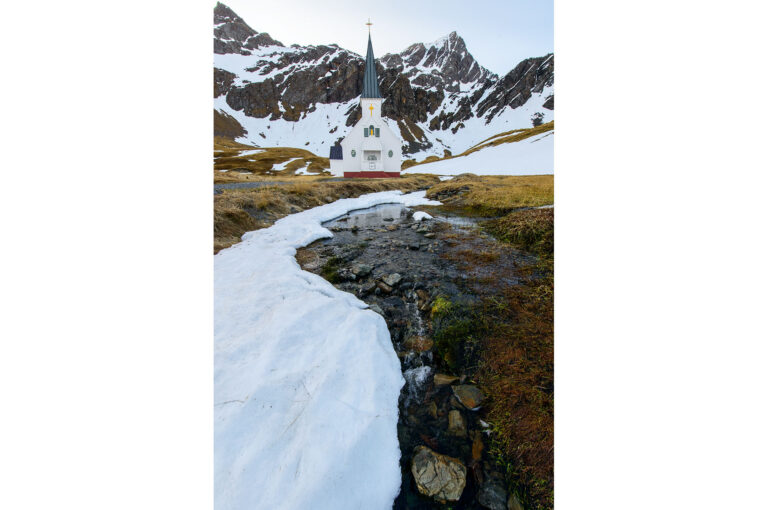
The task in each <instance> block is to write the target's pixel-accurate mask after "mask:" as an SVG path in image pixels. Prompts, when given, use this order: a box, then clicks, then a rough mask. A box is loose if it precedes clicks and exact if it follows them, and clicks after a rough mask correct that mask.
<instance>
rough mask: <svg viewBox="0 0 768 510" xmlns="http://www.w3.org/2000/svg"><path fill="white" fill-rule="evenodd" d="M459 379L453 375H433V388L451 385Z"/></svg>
mask: <svg viewBox="0 0 768 510" xmlns="http://www.w3.org/2000/svg"><path fill="white" fill-rule="evenodd" d="M458 380H459V378H458V377H456V376H455V375H448V374H435V379H434V382H435V386H445V385H447V384H453V383H455V382H456V381H458Z"/></svg>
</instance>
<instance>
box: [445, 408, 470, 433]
mask: <svg viewBox="0 0 768 510" xmlns="http://www.w3.org/2000/svg"><path fill="white" fill-rule="evenodd" d="M448 435H450V436H458V437H464V436H466V435H467V424H466V423H465V422H464V418H463V417H462V416H461V413H460V412H459V411H456V410H455V409H454V410H452V411H450V412H449V413H448Z"/></svg>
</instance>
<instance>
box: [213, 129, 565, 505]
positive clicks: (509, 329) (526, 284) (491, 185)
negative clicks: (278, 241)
mask: <svg viewBox="0 0 768 510" xmlns="http://www.w3.org/2000/svg"><path fill="white" fill-rule="evenodd" d="M510 136H514V133H511V134H510ZM232 148H233V149H238V148H239V147H237V146H234V147H232ZM263 179H265V180H268V179H267V178H263ZM280 180H282V181H288V184H283V185H268V186H265V187H261V188H256V189H225V190H222V193H221V194H217V195H215V197H214V252H217V251H219V250H221V249H223V248H226V247H228V246H231V245H232V244H234V243H237V242H238V241H239V240H240V236H242V234H244V233H245V232H247V231H251V230H256V229H260V228H265V227H268V226H269V225H271V224H272V223H274V221H276V220H277V219H279V218H281V217H283V216H286V215H288V214H291V213H294V212H298V211H300V210H304V209H308V208H311V207H315V206H319V205H322V204H325V203H328V202H331V201H334V200H337V199H340V198H349V197H355V196H359V195H362V194H365V193H371V192H376V191H385V190H392V189H400V190H403V191H414V190H418V189H426V190H427V197H429V198H432V199H436V200H440V201H441V202H442V203H443V205H442V206H433V207H427V206H422V207H420V209H424V210H428V211H430V212H431V213H433V214H434V213H437V214H440V213H443V214H447V215H462V216H472V217H479V218H480V219H481V221H480V222H479V223H478V227H477V229H476V230H475V233H476V235H482V234H489V235H490V236H492V238H493V239H494V240H493V242H492V243H485V244H483V246H484V248H483V249H481V250H478V249H474V248H473V247H472V246H471V245H466V239H465V238H463V237H461V236H458V235H456V234H452V233H451V232H450V231H444V232H442V233H440V234H438V235H439V236H442V238H443V239H444V240H445V241H446V243H448V245H450V246H452V249H450V250H447V251H446V253H444V254H443V255H441V256H443V257H446V258H447V259H450V260H451V261H452V262H453V263H455V264H457V265H458V266H459V267H460V268H461V269H462V270H463V271H464V272H465V273H466V274H467V276H468V278H467V283H466V285H467V287H468V290H469V292H471V293H472V294H474V295H475V296H476V297H477V299H474V300H469V301H465V300H452V299H450V298H447V297H445V296H437V297H435V299H434V300H433V301H432V303H431V307H430V308H429V313H428V314H427V319H428V320H429V322H430V323H431V331H432V340H433V341H434V353H435V356H436V358H437V364H438V365H437V368H438V369H439V370H438V371H440V372H443V373H447V374H451V375H455V376H464V377H466V378H467V380H468V381H471V382H472V383H474V384H476V385H477V386H478V387H479V388H480V389H481V390H482V392H483V393H484V394H485V395H486V396H487V400H486V401H484V403H483V410H482V416H483V419H484V420H485V421H487V422H488V423H489V424H490V427H491V429H490V430H491V433H490V435H489V436H488V439H487V440H486V441H487V452H488V453H489V454H490V455H491V456H492V458H493V459H494V461H495V462H496V463H497V465H498V466H500V467H501V470H502V471H503V472H504V474H505V482H506V485H507V491H508V492H509V494H513V495H514V497H515V498H516V499H517V500H518V501H519V502H521V503H522V504H523V506H524V507H525V508H532V509H545V508H552V507H553V501H554V472H553V449H554V419H553V418H554V340H553V310H554V305H553V297H554V275H553V265H554V264H553V253H554V209H552V208H544V209H540V208H538V207H541V206H546V205H551V204H553V202H554V179H553V176H551V175H544V176H490V177H478V176H475V175H471V174H465V175H461V176H457V177H456V178H454V179H452V180H450V181H446V182H439V179H438V178H437V177H436V176H432V175H419V174H414V175H408V176H404V177H401V178H395V179H369V180H353V179H348V180H344V181H328V180H327V178H322V177H291V178H283V179H280ZM510 249H513V250H519V251H521V252H525V253H527V254H529V255H533V256H532V257H531V258H530V259H531V260H535V262H533V263H531V264H528V265H519V266H518V265H515V266H514V267H512V265H511V264H506V263H505V257H506V256H507V255H506V254H507V253H508V250H510ZM342 262H343V261H341V260H340V259H336V258H333V259H330V260H329V261H328V263H327V264H325V265H324V266H323V268H322V270H321V274H322V275H323V276H324V277H325V278H326V279H328V280H329V281H331V282H332V283H338V282H339V281H340V280H341V275H340V271H341V270H342V266H343V264H342ZM504 281H515V282H517V283H516V284H513V285H508V284H500V283H499V282H504Z"/></svg>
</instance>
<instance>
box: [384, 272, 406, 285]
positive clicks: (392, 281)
mask: <svg viewBox="0 0 768 510" xmlns="http://www.w3.org/2000/svg"><path fill="white" fill-rule="evenodd" d="M402 279H403V277H402V276H400V274H398V273H392V274H388V275H387V276H385V277H384V278H382V279H381V281H383V282H384V283H386V284H387V285H389V286H390V287H396V286H397V284H398V283H400V280H402Z"/></svg>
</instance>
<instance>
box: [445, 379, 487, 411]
mask: <svg viewBox="0 0 768 510" xmlns="http://www.w3.org/2000/svg"><path fill="white" fill-rule="evenodd" d="M452 388H453V394H454V395H455V396H456V398H457V399H458V401H459V402H461V404H462V405H463V406H464V407H466V408H467V409H469V410H471V411H477V409H478V408H479V407H480V403H481V402H482V401H483V399H484V398H485V395H483V392H482V391H480V390H479V389H478V388H477V386H474V385H472V384H460V385H458V386H452Z"/></svg>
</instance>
